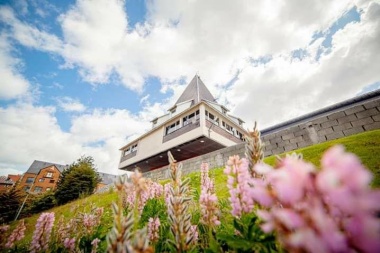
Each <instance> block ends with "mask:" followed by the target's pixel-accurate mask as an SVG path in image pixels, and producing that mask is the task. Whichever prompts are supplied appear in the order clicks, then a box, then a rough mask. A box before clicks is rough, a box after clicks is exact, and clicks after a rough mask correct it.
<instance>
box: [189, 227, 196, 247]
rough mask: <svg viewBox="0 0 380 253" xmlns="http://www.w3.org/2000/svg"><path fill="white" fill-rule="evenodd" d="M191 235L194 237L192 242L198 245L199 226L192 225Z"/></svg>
mask: <svg viewBox="0 0 380 253" xmlns="http://www.w3.org/2000/svg"><path fill="white" fill-rule="evenodd" d="M189 235H190V236H192V237H193V240H192V242H193V243H194V244H196V243H197V242H198V227H197V225H191V227H190V231H189Z"/></svg>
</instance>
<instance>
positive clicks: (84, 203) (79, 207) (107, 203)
mask: <svg viewBox="0 0 380 253" xmlns="http://www.w3.org/2000/svg"><path fill="white" fill-rule="evenodd" d="M116 199H117V194H116V192H108V193H103V194H93V195H91V196H88V197H87V198H83V199H78V200H75V201H73V202H70V203H68V204H66V205H63V206H58V207H54V208H52V209H50V210H47V211H44V212H54V213H55V224H57V222H58V220H59V219H60V217H61V216H63V217H64V219H65V220H69V219H71V218H73V217H74V216H75V214H76V213H77V212H89V211H90V209H91V206H92V205H95V206H96V207H104V215H103V220H102V225H103V230H104V233H108V231H109V229H111V227H112V223H113V217H112V214H111V204H112V202H114V201H116ZM39 216H40V214H35V215H32V216H31V217H28V218H25V226H26V230H25V237H24V239H22V241H21V242H20V245H29V243H30V242H31V241H32V236H33V231H34V227H35V225H36V222H37V219H38V217H39ZM16 224H17V222H12V223H11V224H10V225H11V229H14V227H15V226H16Z"/></svg>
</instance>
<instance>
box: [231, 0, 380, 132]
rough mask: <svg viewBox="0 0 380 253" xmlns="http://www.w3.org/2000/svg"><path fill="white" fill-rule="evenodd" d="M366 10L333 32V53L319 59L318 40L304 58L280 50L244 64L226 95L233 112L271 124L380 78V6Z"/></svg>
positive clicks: (347, 95) (339, 98)
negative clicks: (266, 59)
mask: <svg viewBox="0 0 380 253" xmlns="http://www.w3.org/2000/svg"><path fill="white" fill-rule="evenodd" d="M364 11H365V12H364V14H363V15H362V21H361V22H357V23H350V24H348V25H347V26H346V27H345V28H344V29H342V30H340V31H338V32H337V33H336V34H335V35H334V36H333V40H332V48H331V52H330V54H327V55H322V56H321V58H320V60H319V61H316V60H315V54H316V50H315V49H316V48H318V46H319V45H320V43H321V41H316V42H315V43H316V45H311V46H310V48H308V49H310V50H309V52H310V56H309V57H307V58H305V59H303V60H302V61H300V60H294V59H292V58H291V57H290V55H289V54H287V55H284V54H281V55H275V56H274V57H273V60H272V61H270V62H269V63H267V64H265V65H258V66H247V67H246V68H244V70H243V71H242V73H241V74H240V75H239V79H238V81H237V82H236V83H235V85H234V86H233V87H231V89H230V91H229V93H228V94H229V96H230V100H231V101H233V102H234V104H235V108H234V112H235V113H236V114H238V115H239V116H241V117H242V118H244V119H246V120H247V122H249V123H250V124H252V121H254V120H257V121H258V122H259V124H260V125H261V126H262V127H267V126H270V125H273V124H275V123H280V122H282V121H284V120H289V119H291V118H293V117H295V116H300V115H302V114H304V113H307V112H310V111H313V110H316V109H319V108H321V107H324V106H327V105H330V104H332V103H335V102H338V101H342V100H345V99H348V98H351V97H353V96H355V95H356V94H358V93H359V92H360V91H361V90H362V89H363V88H364V87H366V86H367V85H369V84H372V83H374V82H376V81H379V80H380V72H379V71H378V68H377V66H378V65H379V63H380V48H379V46H378V42H379V41H380V22H379V19H378V17H379V14H380V5H379V4H375V3H373V4H371V5H370V6H369V7H368V9H366V10H364Z"/></svg>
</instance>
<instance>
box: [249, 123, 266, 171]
mask: <svg viewBox="0 0 380 253" xmlns="http://www.w3.org/2000/svg"><path fill="white" fill-rule="evenodd" d="M245 142H246V144H245V157H246V158H247V160H248V168H249V171H250V173H251V175H252V176H253V177H255V172H254V170H253V166H255V164H256V163H258V162H260V161H262V160H263V158H264V152H263V145H262V143H261V139H260V131H259V130H258V128H257V122H255V125H254V127H253V130H252V131H248V135H246V136H245Z"/></svg>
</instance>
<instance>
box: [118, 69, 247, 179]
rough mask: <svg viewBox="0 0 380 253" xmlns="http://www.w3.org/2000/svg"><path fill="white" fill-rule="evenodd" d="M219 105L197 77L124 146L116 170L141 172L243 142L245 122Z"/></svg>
mask: <svg viewBox="0 0 380 253" xmlns="http://www.w3.org/2000/svg"><path fill="white" fill-rule="evenodd" d="M228 112H229V110H228V109H227V108H226V107H224V106H223V105H221V104H219V103H218V102H217V101H216V99H215V98H214V96H213V95H212V94H211V92H210V91H209V90H208V89H207V87H206V86H205V84H204V83H203V82H202V80H201V79H200V77H199V76H198V75H195V77H194V78H193V79H192V81H191V82H190V83H189V84H188V86H187V87H186V89H185V90H184V92H183V93H182V95H181V96H180V97H179V98H178V100H177V102H176V103H175V104H174V106H172V107H171V108H169V109H168V112H167V113H166V114H165V115H162V116H160V117H157V118H155V119H153V120H152V121H151V122H152V129H151V130H150V131H148V132H147V133H145V134H143V135H142V136H140V137H139V138H137V139H135V140H133V141H132V142H130V143H128V144H126V145H125V146H123V147H122V148H121V149H120V151H121V158H120V163H119V169H122V170H127V171H132V170H134V169H135V168H137V167H138V168H139V169H140V170H141V171H142V172H147V171H151V170H155V169H158V168H161V167H163V166H166V165H167V164H168V157H167V152H168V151H170V152H171V153H172V154H173V156H174V157H175V159H176V160H177V161H183V160H186V159H190V158H192V157H196V156H200V155H203V154H206V153H209V152H212V151H215V150H218V149H221V148H225V147H229V146H233V145H236V144H238V143H241V142H243V137H244V135H245V134H246V131H245V129H244V128H243V123H244V121H243V120H242V119H240V118H238V117H235V116H232V115H230V114H229V113H228Z"/></svg>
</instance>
